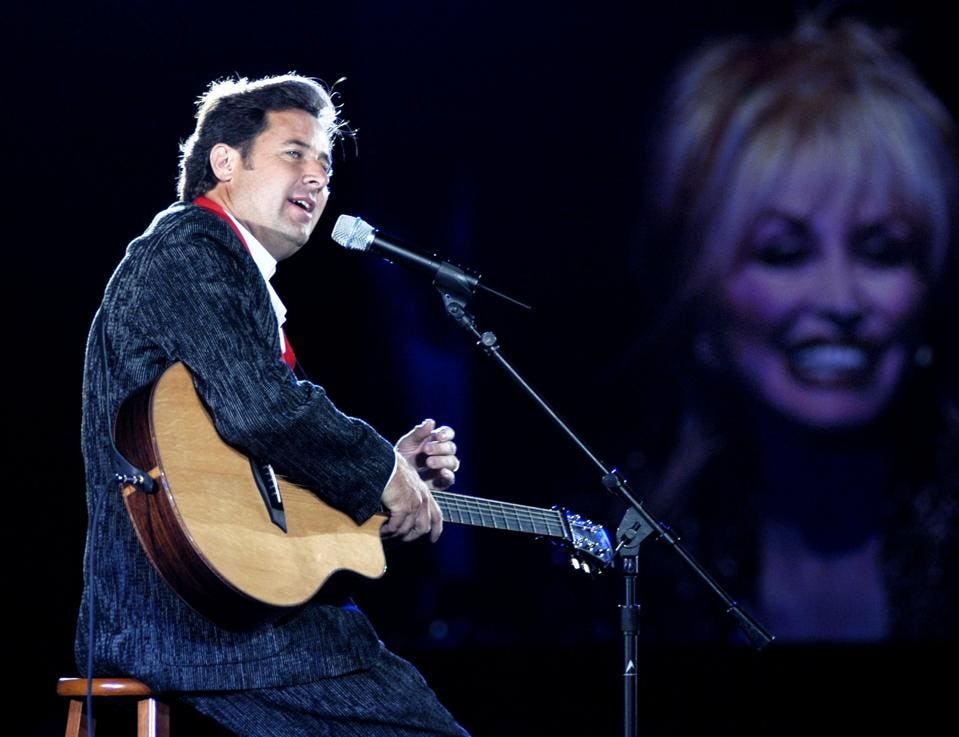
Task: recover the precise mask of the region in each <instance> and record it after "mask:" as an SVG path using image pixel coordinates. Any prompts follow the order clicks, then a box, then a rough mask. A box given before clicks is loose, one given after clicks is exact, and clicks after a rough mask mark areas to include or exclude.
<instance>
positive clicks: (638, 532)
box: [433, 262, 773, 737]
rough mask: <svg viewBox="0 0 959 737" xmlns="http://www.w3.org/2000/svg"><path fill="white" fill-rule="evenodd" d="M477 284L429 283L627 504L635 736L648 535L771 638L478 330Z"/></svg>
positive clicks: (458, 273)
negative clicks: (640, 587) (470, 307)
mask: <svg viewBox="0 0 959 737" xmlns="http://www.w3.org/2000/svg"><path fill="white" fill-rule="evenodd" d="M476 284H477V280H476V279H475V278H473V279H470V278H469V277H468V276H467V275H466V274H465V273H464V272H463V271H462V270H460V269H459V268H457V267H455V266H452V265H451V264H448V263H445V262H444V263H443V264H442V265H441V266H440V268H439V270H438V271H437V272H436V274H435V276H434V278H433V285H434V286H435V287H436V288H437V289H438V290H439V293H440V296H441V297H442V299H443V305H444V307H445V309H446V314H447V315H449V316H450V317H451V318H452V319H453V321H454V322H456V324H457V325H459V326H460V327H462V328H463V329H465V330H466V331H467V332H468V333H470V334H471V335H472V336H473V337H474V338H476V345H478V346H479V347H480V348H481V349H482V350H483V352H484V353H486V355H487V356H489V357H490V358H492V359H493V360H495V361H496V362H497V363H498V364H499V365H500V366H501V367H502V368H503V369H504V370H505V371H506V373H507V374H509V376H510V377H511V378H512V379H513V380H514V381H515V382H516V383H517V384H519V385H520V387H522V389H523V390H524V391H525V392H526V393H527V394H528V395H529V396H530V398H532V400H533V401H534V402H535V403H536V404H537V405H539V407H540V408H541V409H542V410H543V411H544V412H545V413H546V414H547V416H548V417H549V418H550V419H551V420H553V422H554V423H555V424H556V425H557V426H558V427H559V428H560V429H561V430H562V431H563V432H564V433H565V434H566V435H567V436H568V437H569V438H570V439H571V440H572V441H573V443H574V444H575V445H576V446H577V447H578V448H579V449H580V450H581V451H582V452H583V453H584V454H585V455H586V457H587V458H588V459H589V460H590V461H591V462H592V464H593V465H594V466H596V468H597V469H598V470H599V472H600V473H601V475H602V476H601V480H602V484H603V486H604V487H606V489H607V490H609V491H610V492H612V493H614V494H616V495H617V496H618V497H619V498H620V499H622V500H623V502H624V503H625V504H626V505H627V510H626V513H625V515H624V516H623V520H622V522H621V523H620V525H619V527H618V528H617V531H616V538H617V544H616V549H615V553H616V554H617V555H618V556H619V558H620V560H621V564H622V570H623V588H624V597H623V603H622V604H621V605H620V626H621V631H622V636H623V737H637V735H638V734H639V732H638V731H637V730H638V718H637V711H638V700H639V699H638V684H639V678H638V665H637V662H638V643H639V610H640V606H639V603H638V599H637V595H636V591H637V573H638V569H639V546H640V544H641V543H642V541H643V540H645V539H646V538H647V537H648V536H649V535H651V534H655V536H656V539H658V540H662V541H664V542H666V543H667V544H668V545H669V546H670V547H671V548H672V549H673V550H674V551H675V552H676V553H677V554H678V555H679V556H680V558H682V559H683V561H684V562H685V563H686V564H687V565H688V566H689V567H690V568H691V569H692V570H693V572H694V573H695V574H696V575H697V576H698V577H699V578H700V579H701V580H702V581H703V582H704V583H705V584H706V586H707V587H708V588H709V589H711V590H712V591H713V593H714V594H716V596H718V597H719V599H720V600H721V602H722V604H723V606H724V607H725V610H726V614H728V615H729V616H731V617H732V618H733V619H734V620H735V622H736V624H737V625H738V626H739V628H740V629H741V630H742V631H743V632H744V633H745V634H746V636H747V637H748V638H749V640H750V642H751V643H752V644H753V646H754V647H755V648H756V649H757V650H761V649H762V648H764V647H766V646H767V645H768V644H769V643H770V642H772V640H773V636H772V635H771V634H770V633H769V632H768V631H767V630H766V629H765V628H764V627H763V626H762V625H761V624H759V622H757V621H756V620H755V619H754V618H753V617H751V616H750V615H749V613H748V612H745V611H744V610H743V609H741V608H740V607H739V605H738V604H737V603H736V601H734V600H733V599H732V598H731V597H730V596H729V595H728V594H727V593H726V592H725V591H724V590H723V588H722V586H720V585H719V583H718V582H717V581H716V580H715V579H714V578H713V577H712V576H711V575H710V574H709V573H707V572H706V570H705V569H704V568H703V567H702V566H701V565H700V564H699V563H698V562H697V561H696V560H695V559H694V558H693V556H692V555H691V554H690V553H689V552H688V551H687V550H686V549H685V548H684V547H683V546H682V545H681V544H680V542H679V538H678V537H676V536H675V535H673V534H672V531H671V530H670V529H669V527H668V526H667V525H665V524H662V523H660V522H658V521H657V520H656V519H655V518H653V517H652V516H651V515H650V513H649V512H648V511H647V510H646V508H645V507H644V506H643V504H642V502H640V501H639V500H637V499H636V497H635V496H633V493H632V491H631V490H630V488H629V485H628V483H627V482H626V479H625V478H623V476H622V475H620V473H619V472H618V471H617V470H616V469H615V468H613V469H609V468H607V467H606V466H605V465H604V464H603V463H602V461H600V460H599V458H598V457H597V456H596V455H595V454H594V453H593V452H592V451H591V450H590V449H589V448H588V447H587V446H586V444H585V443H584V442H583V441H582V440H580V439H579V437H577V435H576V434H575V433H574V432H573V431H572V429H571V428H570V427H569V426H568V425H567V424H566V423H565V422H564V421H563V420H562V419H561V418H560V417H559V415H558V414H557V413H556V412H555V411H554V410H553V409H552V407H550V406H549V404H547V403H546V401H545V400H544V399H543V398H542V397H541V396H540V395H539V394H538V393H537V392H536V391H535V390H534V389H533V387H531V386H530V385H529V383H527V382H526V380H525V379H523V377H522V376H520V374H519V372H518V371H517V370H516V369H515V368H513V366H512V365H511V364H510V362H509V361H508V360H507V359H506V358H505V356H503V353H502V351H501V350H500V345H499V340H498V339H497V337H496V335H495V334H494V333H492V332H490V331H482V330H480V329H479V327H478V326H477V324H476V319H475V317H474V316H473V315H472V314H470V313H469V312H468V311H467V310H466V305H467V303H468V301H469V299H470V298H471V297H472V296H473V290H474V288H475V286H476ZM511 301H515V300H511Z"/></svg>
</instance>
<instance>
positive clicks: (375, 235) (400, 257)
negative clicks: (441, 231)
mask: <svg viewBox="0 0 959 737" xmlns="http://www.w3.org/2000/svg"><path fill="white" fill-rule="evenodd" d="M332 238H333V240H334V241H336V242H337V243H339V244H340V245H341V246H343V247H344V248H349V249H352V250H356V251H368V252H369V253H375V254H376V255H377V256H381V257H383V258H385V259H386V260H387V261H389V262H391V263H394V264H398V265H400V266H405V267H407V268H409V269H413V270H415V271H425V272H426V273H428V274H430V276H432V277H433V283H434V284H435V285H436V286H437V288H439V289H440V291H452V292H455V293H456V295H457V296H459V297H461V298H463V299H468V298H469V297H471V296H472V295H473V292H474V291H476V289H482V290H483V291H486V292H490V293H491V294H495V295H496V296H498V297H502V298H503V299H505V300H507V301H509V302H512V303H513V304H515V305H518V306H520V307H523V308H525V309H527V310H528V309H531V308H530V306H529V305H527V304H524V303H522V302H520V301H518V300H515V299H513V298H512V297H509V296H507V295H505V294H503V293H501V292H498V291H496V290H495V289H491V288H490V287H487V286H486V285H485V284H481V283H480V276H479V274H475V273H470V272H467V271H464V270H463V269H460V268H459V267H457V266H453V264H451V263H449V262H447V261H440V260H439V259H438V258H437V257H436V255H435V254H434V255H430V256H427V255H425V254H424V253H422V252H420V251H417V250H415V249H412V248H409V247H407V246H404V245H401V244H400V243H398V242H396V241H395V240H392V239H390V238H388V237H386V236H383V235H381V234H380V232H379V231H378V230H377V229H376V228H374V227H373V226H372V225H370V224H369V223H367V222H366V221H365V220H361V219H360V218H357V217H353V216H352V215H340V216H339V217H338V218H337V219H336V224H335V225H334V226H333V233H332Z"/></svg>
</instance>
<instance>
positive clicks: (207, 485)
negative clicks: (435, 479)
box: [115, 363, 613, 628]
mask: <svg viewBox="0 0 959 737" xmlns="http://www.w3.org/2000/svg"><path fill="white" fill-rule="evenodd" d="M115 434H116V443H117V447H118V449H119V450H120V452H121V453H122V454H123V455H124V456H125V457H126V458H127V459H128V460H129V461H130V462H131V463H133V464H134V465H136V466H138V467H139V468H140V469H144V470H145V471H147V473H148V475H149V476H150V477H151V478H152V479H153V481H154V483H153V491H152V492H147V491H144V490H143V487H142V485H141V486H136V485H132V484H129V483H128V484H125V485H123V486H122V487H121V491H122V493H123V498H124V503H125V505H126V508H127V511H128V512H129V514H130V518H131V520H132V522H133V526H134V528H135V529H136V533H137V537H138V538H139V540H140V544H141V545H142V546H143V549H144V551H145V552H146V554H147V556H148V557H149V558H150V561H151V562H152V563H153V566H154V567H155V568H156V570H157V571H158V572H159V574H160V575H161V576H162V577H163V578H164V579H165V580H166V582H167V583H168V584H169V585H170V586H171V587H172V588H173V590H174V591H175V592H176V593H177V594H178V595H179V596H180V598H181V599H183V600H184V601H185V602H186V603H187V604H189V605H190V606H191V607H193V608H194V609H195V610H197V611H198V612H200V614H202V615H204V616H205V617H207V618H209V619H211V620H212V621H214V622H216V623H217V624H219V625H221V626H223V627H230V628H234V627H246V626H251V625H255V624H257V623H260V622H264V621H266V620H269V619H275V618H276V617H278V616H280V615H282V614H284V613H285V612H287V611H290V610H293V609H295V608H296V607H299V606H301V605H302V604H304V603H306V602H307V601H309V600H310V599H312V598H313V597H314V596H315V595H316V594H317V593H318V592H319V591H320V589H321V587H322V586H323V585H324V584H325V583H326V581H327V580H328V579H329V578H330V576H331V575H333V574H334V573H335V572H337V571H341V570H345V571H351V572H353V573H356V574H359V575H361V576H365V577H367V578H378V577H380V576H382V575H383V574H384V573H385V571H386V559H385V553H384V550H383V544H382V541H381V538H380V527H381V526H382V525H383V523H384V522H385V521H386V516H385V514H376V515H374V516H373V517H372V518H370V519H369V520H368V521H366V522H365V523H363V524H359V525H358V524H356V523H355V522H354V521H353V520H352V519H350V517H348V516H347V515H346V514H344V513H343V512H341V511H339V510H337V509H335V508H333V507H331V506H330V505H328V504H326V503H325V502H324V501H323V500H322V499H321V498H320V497H319V496H317V494H315V493H314V492H313V491H311V490H309V489H307V488H304V487H302V486H298V485H297V484H294V483H292V482H289V481H287V480H285V479H283V478H279V477H277V476H276V475H275V474H274V473H273V470H272V468H271V467H270V466H269V465H267V464H264V463H260V462H258V461H256V459H251V458H249V457H248V456H246V455H244V454H243V453H241V452H240V451H238V450H237V449H236V448H234V447H232V446H230V445H228V444H227V443H226V442H224V441H223V440H222V438H221V437H220V436H219V434H218V433H217V430H216V428H215V427H214V425H213V420H212V418H211V417H210V414H209V412H208V411H207V409H206V407H205V406H204V405H203V403H202V401H201V400H200V397H199V395H198V394H197V392H196V389H195V387H194V385H193V377H192V376H191V374H190V372H189V370H188V369H187V368H186V366H184V365H183V364H182V363H176V364H173V365H172V366H171V367H170V368H169V369H167V370H166V371H165V372H164V373H163V374H162V375H161V376H160V377H159V378H158V379H157V380H156V381H155V382H154V383H153V384H152V385H150V386H147V387H145V388H144V389H143V390H141V391H139V392H137V393H136V394H134V395H133V396H131V397H130V398H128V399H127V400H126V401H125V402H124V403H123V406H122V407H121V409H120V412H119V415H118V417H117V422H116V427H115ZM433 496H434V498H435V499H436V502H437V504H438V505H439V507H440V509H441V510H442V512H443V517H444V520H445V521H448V522H453V523H458V524H464V525H472V526H476V527H485V528H493V529H498V530H508V531H512V532H519V533H525V534H529V535H533V536H537V537H541V538H548V539H550V540H552V541H555V542H559V543H561V544H564V545H565V546H566V547H567V549H568V551H569V552H570V554H571V559H572V562H573V565H574V567H576V568H580V569H584V570H586V571H587V572H589V571H590V570H591V569H597V570H598V569H602V568H604V567H607V566H609V565H610V564H611V562H612V559H613V551H612V548H611V546H610V542H609V537H608V536H607V534H606V531H605V530H604V529H603V527H602V526H601V525H597V524H594V523H592V522H590V521H589V520H585V519H582V518H580V517H579V516H578V515H575V514H571V513H570V512H568V511H566V510H564V509H557V508H554V509H543V508H537V507H529V506H525V505H521V504H512V503H509V502H502V501H494V500H490V499H480V498H478V497H473V496H467V495H465V494H458V493H451V492H447V491H435V492H433Z"/></svg>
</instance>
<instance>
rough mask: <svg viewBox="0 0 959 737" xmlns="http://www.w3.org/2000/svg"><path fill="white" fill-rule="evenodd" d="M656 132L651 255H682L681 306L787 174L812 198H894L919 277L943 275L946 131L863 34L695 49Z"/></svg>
mask: <svg viewBox="0 0 959 737" xmlns="http://www.w3.org/2000/svg"><path fill="white" fill-rule="evenodd" d="M662 133H663V135H662V138H661V143H662V149H661V151H660V158H659V161H658V166H657V170H658V173H657V177H656V183H657V189H658V195H657V197H656V200H657V201H656V202H655V206H656V208H657V210H658V216H659V217H660V218H661V220H662V225H663V226H664V228H663V232H661V233H660V237H661V238H663V239H662V240H660V244H661V246H663V245H664V246H665V247H668V248H671V249H672V248H678V249H680V252H679V253H677V254H673V255H674V256H675V257H678V258H674V259H673V260H674V262H675V263H678V264H679V265H680V266H679V269H678V272H676V273H674V274H673V277H674V279H675V281H674V282H673V286H674V292H673V296H674V297H675V298H676V299H677V300H678V301H679V302H680V303H689V302H690V301H695V299H696V298H697V297H699V296H702V294H703V292H704V290H708V288H709V285H710V284H712V283H715V280H716V278H717V277H719V276H721V275H722V274H723V273H724V271H725V270H726V269H728V268H729V266H730V265H731V263H732V261H733V259H734V257H735V254H734V253H732V252H731V251H732V250H733V248H734V246H735V244H737V243H738V242H740V241H741V239H742V237H743V236H744V234H745V232H746V230H747V228H748V227H749V226H750V222H751V220H752V219H753V218H754V217H756V215H757V214H758V212H757V210H758V208H760V207H761V206H762V204H763V203H764V197H767V196H768V195H769V193H772V192H775V191H776V190H777V188H779V187H781V186H782V184H783V182H784V180H785V178H786V177H787V176H790V175H792V174H794V173H795V172H796V171H807V172H811V173H812V174H813V177H814V179H815V181H816V182H817V186H819V187H821V188H825V187H835V188H837V190H838V189H845V188H859V187H865V186H869V187H878V188H879V191H880V192H883V193H884V194H888V195H891V196H892V198H893V201H894V203H895V205H896V206H897V207H898V208H901V209H902V210H903V211H904V212H905V213H906V214H908V215H909V216H910V217H911V218H912V219H913V220H915V221H916V224H917V225H918V226H919V227H920V228H921V230H922V232H923V235H924V236H925V237H926V240H927V243H926V244H925V245H926V251H925V252H924V253H923V259H922V263H920V264H919V267H920V268H921V269H922V271H923V273H924V274H925V275H926V276H927V277H928V278H930V279H933V278H935V277H936V276H937V275H938V274H939V273H940V271H941V269H942V265H943V263H944V260H945V258H946V254H947V251H948V249H949V244H950V240H951V235H952V231H953V229H954V227H955V219H956V218H955V210H954V207H955V206H954V202H955V197H954V195H955V188H956V184H955V179H956V171H955V163H954V162H955V158H954V153H955V148H954V147H955V125H954V122H953V120H952V117H951V116H950V114H949V112H948V111H947V110H946V108H945V107H944V106H943V104H942V103H941V102H940V101H939V100H938V98H937V97H936V96H935V95H934V94H933V93H932V92H931V91H930V90H929V89H928V88H927V87H926V85H925V84H924V83H923V82H922V80H921V79H920V78H919V76H918V75H917V74H916V72H915V71H914V70H913V69H912V67H911V66H910V65H909V64H908V63H907V62H906V61H905V60H904V59H903V58H902V57H901V56H899V55H898V54H897V53H896V52H895V51H894V49H893V47H892V44H891V42H890V39H889V38H887V37H886V36H884V35H883V34H881V33H879V32H878V31H876V30H874V29H872V28H870V27H868V26H866V25H863V24H861V23H858V22H854V21H843V22H841V23H839V24H837V25H835V26H834V27H831V28H830V27H826V26H824V25H822V24H820V23H818V22H815V21H806V22H803V23H801V24H800V25H799V26H798V27H797V30H796V31H795V32H794V33H792V34H791V35H790V36H788V37H786V38H778V39H774V40H764V41H758V42H757V41H748V40H743V39H734V40H731V41H724V42H721V43H715V44H712V45H710V46H708V47H706V48H705V49H703V50H702V51H701V52H700V53H698V54H697V55H695V56H694V57H693V58H692V59H691V60H690V61H689V62H688V63H687V64H686V65H685V66H684V67H683V68H682V69H681V70H680V74H679V76H678V78H677V79H676V81H675V83H674V85H673V87H672V94H671V96H670V99H669V104H668V108H667V111H666V118H665V120H664V121H663V129H662ZM850 193H851V192H850V191H845V192H839V191H836V192H835V194H836V195H837V196H838V195H840V194H850ZM827 194H832V193H827ZM718 244H725V246H726V247H725V248H723V247H719V248H717V245H718ZM675 306H676V305H674V307H675Z"/></svg>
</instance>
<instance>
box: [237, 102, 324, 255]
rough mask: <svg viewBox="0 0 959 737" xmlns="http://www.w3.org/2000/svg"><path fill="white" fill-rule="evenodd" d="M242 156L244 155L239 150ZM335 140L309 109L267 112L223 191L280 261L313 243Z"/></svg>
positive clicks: (246, 225) (238, 212)
mask: <svg viewBox="0 0 959 737" xmlns="http://www.w3.org/2000/svg"><path fill="white" fill-rule="evenodd" d="M235 153H236V154H238V153H239V152H235ZM329 181H330V139H329V136H328V135H327V133H326V130H325V129H324V127H323V126H322V125H321V123H320V121H319V120H318V119H317V118H315V117H314V116H312V115H310V114H309V113H307V112H305V111H303V110H283V111H280V112H270V113H267V126H266V128H265V129H264V130H263V131H262V132H261V133H260V134H259V135H258V136H257V137H256V138H255V139H254V140H253V145H252V147H251V149H250V151H249V154H248V155H247V156H246V158H245V159H240V158H239V157H238V155H237V156H235V163H234V165H233V166H232V169H231V176H230V178H229V179H228V180H226V181H221V184H220V185H218V189H220V190H221V194H222V197H223V200H224V204H226V206H227V208H228V209H229V210H230V212H231V213H233V215H234V217H236V219H237V220H239V221H240V222H241V223H243V225H244V226H245V227H246V228H247V229H248V230H249V231H250V232H251V233H252V234H253V235H254V236H256V238H257V240H259V241H260V243H262V244H263V246H264V247H265V248H266V250H267V251H269V252H270V254H271V255H272V256H273V257H274V258H275V259H277V260H281V259H284V258H287V257H288V256H291V255H293V254H294V253H296V252H297V251H298V250H299V249H300V247H301V246H303V244H305V243H306V242H307V240H309V237H310V234H311V233H312V232H313V228H314V227H316V223H317V221H318V220H319V219H320V214H321V213H322V212H323V208H324V207H325V206H326V200H327V197H328V196H329V192H328V190H327V185H328V184H329Z"/></svg>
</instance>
